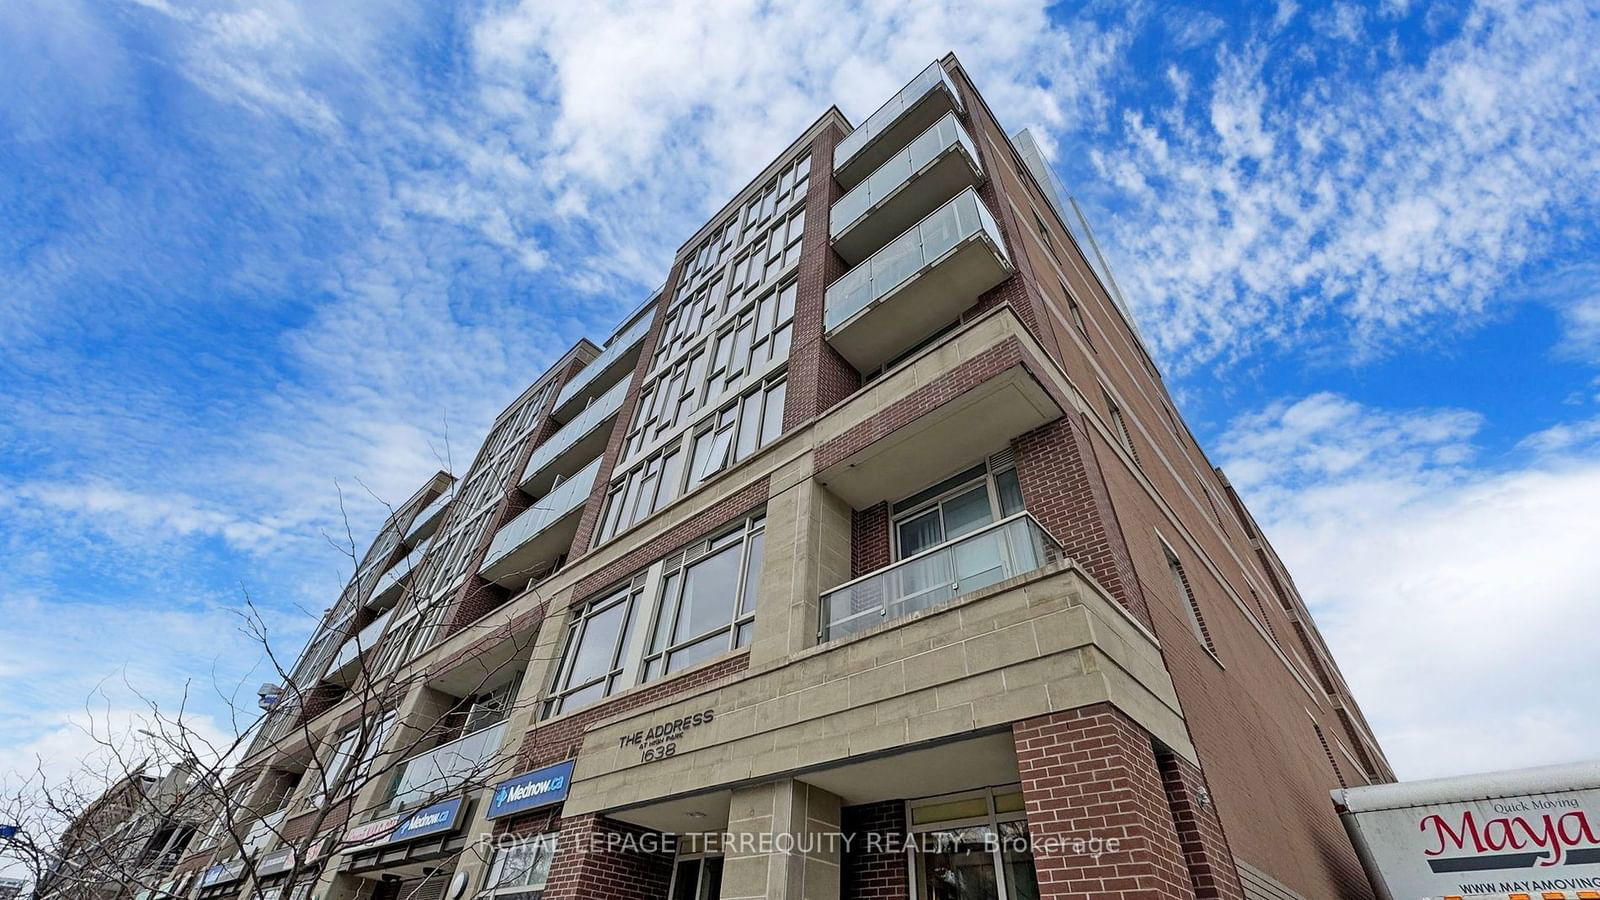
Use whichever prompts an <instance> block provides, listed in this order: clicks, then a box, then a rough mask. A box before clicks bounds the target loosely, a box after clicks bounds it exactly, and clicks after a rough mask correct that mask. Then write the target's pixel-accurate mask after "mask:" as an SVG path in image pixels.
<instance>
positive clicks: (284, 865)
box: [256, 847, 294, 878]
mask: <svg viewBox="0 0 1600 900" xmlns="http://www.w3.org/2000/svg"><path fill="white" fill-rule="evenodd" d="M293 865H294V848H293V847H285V848H283V849H282V850H274V851H272V852H271V853H268V854H267V855H266V856H263V857H261V859H260V860H259V861H257V862H256V877H257V878H264V877H266V876H268V875H276V874H278V873H279V872H287V871H289V869H290V867H291V866H293Z"/></svg>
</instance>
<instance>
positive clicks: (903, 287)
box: [823, 188, 1012, 372]
mask: <svg viewBox="0 0 1600 900" xmlns="http://www.w3.org/2000/svg"><path fill="white" fill-rule="evenodd" d="M1011 272H1012V267H1011V258H1010V257H1009V256H1007V255H1006V251H1005V242H1004V241H1003V240H1002V238H1001V237H1000V227H999V226H998V225H997V224H996V223H995V221H994V217H993V216H992V215H990V213H989V209H988V207H986V206H984V204H983V201H982V200H979V199H978V194H977V191H975V190H973V189H971V188H968V189H966V190H964V191H962V192H961V193H960V194H957V195H956V196H955V197H954V198H953V199H951V200H950V201H948V202H946V203H945V204H944V205H943V206H941V207H939V208H938V209H937V210H935V211H934V212H932V213H930V214H929V215H928V216H926V217H925V218H923V219H922V220H921V221H920V222H918V223H917V224H915V225H913V226H912V227H911V228H909V229H907V230H906V231H905V232H904V233H902V234H901V235H900V236H899V237H897V238H895V239H894V240H893V241H890V242H889V244H888V246H886V247H884V248H883V249H882V250H879V251H878V252H876V253H874V254H872V256H871V257H870V258H868V259H867V260H866V261H865V262H863V263H861V264H860V265H858V266H856V267H855V268H854V269H851V270H850V271H849V272H846V273H845V274H844V276H843V277H841V278H839V280H837V281H835V282H834V283H833V284H832V285H830V286H829V287H828V293H827V299H826V307H827V308H826V312H825V314H824V323H823V327H824V328H825V329H826V330H827V338H828V343H829V344H830V345H832V347H833V349H835V350H837V351H839V354H840V355H841V356H843V357H844V358H845V359H846V360H849V362H850V364H851V365H852V366H854V367H855V368H856V370H857V371H859V372H872V371H875V370H876V369H878V368H880V367H881V366H883V365H884V364H885V363H887V362H889V361H890V360H892V359H895V358H896V357H898V356H900V355H901V354H903V353H904V352H905V351H907V350H909V349H911V348H912V347H914V346H916V344H917V343H918V342H919V341H921V340H922V339H924V338H926V337H928V336H929V335H931V334H933V333H934V332H936V331H938V330H939V329H940V328H942V327H944V326H945V325H948V324H950V323H951V322H954V321H955V320H956V318H957V317H958V316H960V315H961V313H962V312H964V311H965V310H966V309H967V308H968V307H970V306H972V304H973V303H974V302H975V301H976V300H977V299H978V297H979V295H981V294H982V293H983V292H984V291H987V290H988V289H990V288H992V287H994V286H995V285H997V284H999V283H1000V282H1001V281H1004V280H1005V279H1006V277H1007V276H1009V275H1010V274H1011Z"/></svg>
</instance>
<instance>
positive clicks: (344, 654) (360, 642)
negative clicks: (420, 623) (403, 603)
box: [328, 610, 394, 673]
mask: <svg viewBox="0 0 1600 900" xmlns="http://www.w3.org/2000/svg"><path fill="white" fill-rule="evenodd" d="M392 612H394V610H389V611H387V612H385V613H384V614H383V615H381V616H379V617H377V618H376V619H373V620H372V622H371V624H369V625H367V627H365V628H363V629H361V630H360V631H358V632H356V635H355V637H353V638H351V639H350V640H348V641H345V642H344V646H342V647H340V648H339V655H338V656H335V657H334V658H333V665H332V666H330V667H329V668H328V671H329V672H330V673H333V672H339V671H341V670H342V669H344V667H345V666H348V665H350V664H351V663H353V662H355V661H356V659H357V657H359V656H361V655H362V654H365V653H367V652H369V651H371V650H372V648H374V647H376V646H378V641H380V640H382V638H383V629H384V628H385V627H386V626H387V625H388V624H389V615H390V613H392Z"/></svg>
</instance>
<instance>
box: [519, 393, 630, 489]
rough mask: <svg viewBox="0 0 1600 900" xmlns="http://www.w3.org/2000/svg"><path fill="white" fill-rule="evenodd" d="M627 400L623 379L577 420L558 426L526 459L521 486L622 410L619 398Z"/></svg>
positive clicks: (580, 414)
mask: <svg viewBox="0 0 1600 900" xmlns="http://www.w3.org/2000/svg"><path fill="white" fill-rule="evenodd" d="M627 396H628V379H626V378H624V379H622V380H621V381H618V382H617V383H616V384H614V385H612V386H611V389H610V390H608V391H606V392H605V393H604V394H601V395H600V397H599V399H597V400H595V401H594V402H593V403H591V404H589V408H588V409H585V410H584V411H583V412H581V413H579V414H578V417H577V418H575V419H573V420H572V421H571V422H568V423H567V424H565V425H563V426H561V430H560V431H557V432H556V433H555V434H552V435H550V438H549V439H548V440H546V441H545V442H544V443H542V444H540V445H539V446H538V447H536V448H534V451H533V455H532V456H530V457H528V466H527V468H525V469H523V470H522V483H523V484H527V483H528V482H529V481H532V480H533V479H534V477H535V476H537V475H538V474H539V473H540V472H543V471H544V468H545V466H548V465H550V464H551V463H552V462H554V461H555V460H557V459H558V458H560V457H561V455H562V454H564V453H566V452H567V451H568V450H570V449H572V447H573V446H574V445H576V444H577V443H578V442H579V441H581V440H583V439H584V438H585V437H587V436H589V434H590V433H591V432H593V431H594V430H595V428H596V427H598V426H599V425H600V423H602V422H604V421H605V420H607V419H609V418H611V417H612V416H614V415H616V413H617V410H619V409H621V408H622V401H623V398H625V397H627ZM600 449H602V450H604V449H605V447H604V446H601V448H600Z"/></svg>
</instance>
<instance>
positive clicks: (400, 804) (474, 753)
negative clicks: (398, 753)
mask: <svg viewBox="0 0 1600 900" xmlns="http://www.w3.org/2000/svg"><path fill="white" fill-rule="evenodd" d="M506 724H507V723H506V721H505V720H503V719H502V720H501V721H499V722H497V723H495V724H493V725H490V726H489V727H488V728H483V729H480V730H478V731H474V732H473V733H471V734H469V735H467V736H466V737H463V738H459V739H457V740H454V741H451V742H450V743H448V744H444V745H442V746H439V747H435V748H433V749H432V750H429V751H428V752H427V753H420V754H418V755H416V756H413V757H412V758H410V759H408V760H406V762H405V765H403V766H402V767H401V768H400V775H399V777H398V778H396V779H395V784H394V796H393V797H392V798H391V799H390V800H389V808H390V809H391V810H400V809H404V808H406V807H408V806H415V805H417V804H419V803H422V802H423V801H425V800H427V799H429V798H430V797H437V796H439V795H440V794H446V793H449V792H450V791H453V790H455V789H456V788H459V787H461V786H462V785H464V784H466V783H467V782H468V781H469V780H483V781H487V780H489V774H490V773H489V769H490V767H491V764H492V763H493V761H494V756H495V754H496V753H497V752H499V750H500V742H501V741H502V740H503V739H504V738H505V736H506Z"/></svg>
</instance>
